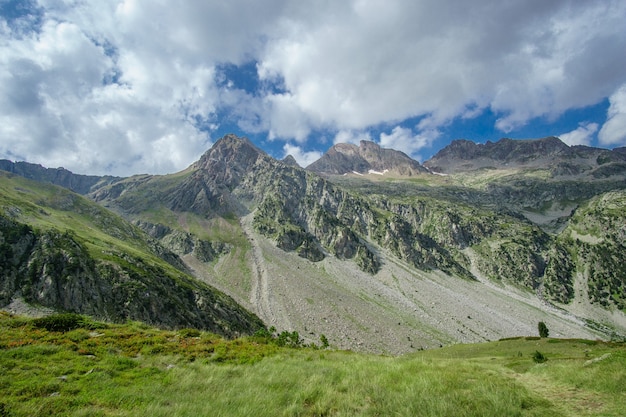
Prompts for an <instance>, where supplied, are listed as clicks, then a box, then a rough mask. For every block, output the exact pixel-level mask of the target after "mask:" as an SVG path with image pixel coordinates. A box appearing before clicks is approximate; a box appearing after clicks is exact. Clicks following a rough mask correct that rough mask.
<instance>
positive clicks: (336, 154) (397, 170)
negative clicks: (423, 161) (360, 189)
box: [306, 140, 427, 176]
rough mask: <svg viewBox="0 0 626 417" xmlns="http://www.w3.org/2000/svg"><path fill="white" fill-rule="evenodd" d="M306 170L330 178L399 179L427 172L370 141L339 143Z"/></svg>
mask: <svg viewBox="0 0 626 417" xmlns="http://www.w3.org/2000/svg"><path fill="white" fill-rule="evenodd" d="M306 169H307V170H309V171H313V172H316V173H318V174H328V175H343V174H348V173H358V174H367V173H370V172H376V173H384V172H392V173H394V174H396V175H402V176H412V175H417V174H419V173H424V172H427V170H426V169H425V168H424V167H422V166H421V165H420V164H419V162H417V161H415V160H414V159H411V158H410V157H409V156H408V155H406V154H405V153H403V152H400V151H396V150H393V149H386V148H382V147H381V146H380V145H378V144H377V143H375V142H371V141H367V140H362V141H361V142H360V144H359V146H356V145H354V144H352V143H337V144H335V145H333V146H332V147H331V148H330V149H329V150H328V151H327V152H326V153H325V154H324V155H323V156H322V157H321V158H320V159H318V160H317V161H315V162H313V163H312V164H311V165H309V166H308V167H307V168H306Z"/></svg>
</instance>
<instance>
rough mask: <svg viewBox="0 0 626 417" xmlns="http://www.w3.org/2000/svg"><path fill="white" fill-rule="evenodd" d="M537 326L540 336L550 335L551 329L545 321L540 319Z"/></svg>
mask: <svg viewBox="0 0 626 417" xmlns="http://www.w3.org/2000/svg"><path fill="white" fill-rule="evenodd" d="M537 327H538V329H539V337H548V335H549V334H550V331H549V330H548V326H546V324H545V323H544V322H542V321H540V322H539V325H538V326H537Z"/></svg>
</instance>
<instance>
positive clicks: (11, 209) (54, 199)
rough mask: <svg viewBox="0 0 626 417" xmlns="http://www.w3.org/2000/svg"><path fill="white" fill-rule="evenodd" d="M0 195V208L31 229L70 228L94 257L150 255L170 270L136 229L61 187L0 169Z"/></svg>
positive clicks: (151, 260) (154, 260)
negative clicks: (117, 254)
mask: <svg viewBox="0 0 626 417" xmlns="http://www.w3.org/2000/svg"><path fill="white" fill-rule="evenodd" d="M0 195H2V201H1V202H0V210H2V211H4V212H5V213H7V214H12V215H13V216H15V217H16V220H17V221H19V222H21V223H25V224H28V225H30V226H32V227H34V228H39V229H57V230H60V231H70V232H71V233H72V234H73V235H75V236H76V237H77V238H78V239H79V240H80V241H81V242H83V243H84V244H85V245H86V246H87V248H88V249H89V252H90V254H91V255H92V256H93V257H94V258H96V259H99V258H102V257H105V256H106V255H104V254H105V253H107V252H110V251H111V249H116V250H119V251H120V252H124V253H130V254H132V255H134V256H139V257H142V258H143V257H145V256H149V258H150V259H149V260H150V262H152V263H157V264H160V265H162V266H164V267H165V268H166V269H169V270H172V269H173V268H172V267H171V266H169V265H168V264H166V263H165V262H163V261H162V260H160V259H159V258H157V257H156V256H153V255H149V253H150V250H149V248H148V247H147V246H146V241H145V238H144V237H143V234H142V233H141V232H140V230H139V229H137V228H136V227H134V226H132V225H130V223H128V222H125V221H123V220H122V219H121V218H120V217H118V216H116V215H114V214H113V213H111V212H109V211H108V210H106V209H105V208H102V207H100V206H98V205H97V204H95V203H92V202H91V201H89V200H87V199H86V198H83V197H81V196H79V195H77V194H74V193H72V192H71V191H68V190H66V189H64V188H61V187H57V186H53V185H50V184H44V183H38V182H35V181H30V180H27V179H24V178H21V177H18V176H14V175H11V174H6V173H3V172H0ZM177 273H179V272H178V271H177Z"/></svg>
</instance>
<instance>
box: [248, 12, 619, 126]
mask: <svg viewBox="0 0 626 417" xmlns="http://www.w3.org/2000/svg"><path fill="white" fill-rule="evenodd" d="M324 8H325V10H326V12H325V13H316V14H314V15H312V16H311V17H310V19H309V20H308V21H307V22H304V21H299V20H297V18H291V20H289V23H290V24H284V25H283V26H281V27H283V32H282V33H281V34H280V36H279V37H278V38H277V39H272V40H270V42H268V44H267V45H266V48H265V51H264V53H263V54H262V55H261V56H260V61H261V64H260V68H261V71H260V74H261V76H268V74H273V75H274V76H278V75H280V76H281V77H283V79H284V84H285V87H286V88H287V90H288V91H289V93H290V100H289V103H288V104H289V105H290V106H293V107H296V108H297V109H299V111H300V114H301V115H303V118H302V119H301V120H300V123H299V124H298V128H299V129H301V128H302V126H303V125H309V126H311V127H317V128H319V127H323V128H329V127H330V128H336V129H339V130H340V129H356V130H362V129H365V128H367V127H369V126H373V125H376V124H378V123H388V122H392V121H398V120H403V119H405V118H408V117H416V116H424V115H431V117H433V118H434V119H435V120H438V121H439V123H440V124H442V123H446V122H447V121H449V120H451V119H453V118H455V117H458V116H463V115H464V116H466V117H467V116H471V115H472V114H480V110H482V109H485V108H491V109H492V110H493V111H494V112H495V113H496V114H497V115H499V120H498V122H497V128H498V129H500V130H502V131H505V132H509V131H511V130H513V129H516V128H518V127H520V126H523V125H524V124H525V123H527V122H528V121H529V120H531V119H533V118H535V117H542V116H547V117H549V118H554V117H557V116H558V115H560V114H562V113H563V112H564V111H565V110H567V109H569V108H579V107H584V106H588V105H591V104H595V103H597V102H598V101H600V100H601V99H602V98H603V97H606V95H607V94H609V93H610V92H611V91H612V90H613V89H614V88H615V86H616V85H620V84H621V83H623V81H624V79H625V78H626V75H624V73H623V71H621V68H624V67H625V66H626V55H625V54H623V50H624V48H626V36H625V35H624V33H623V31H620V30H619V29H617V28H618V27H621V26H623V22H624V19H625V17H626V5H625V4H624V3H623V2H619V1H612V2H611V1H610V2H591V3H589V2H572V1H555V2H542V1H517V2H501V3H497V4H494V3H493V2H491V1H477V2H471V3H462V4H459V3H454V5H451V3H450V2H441V1H434V0H433V1H427V0H425V1H419V2H408V3H407V2H401V1H385V2H382V1H368V2H365V1H355V2H352V3H351V7H345V5H344V6H338V7H337V8H335V6H334V3H326V4H325V6H322V7H320V9H324ZM329 16H330V17H329ZM284 19H287V17H284ZM468 108H471V109H473V112H468V111H467V109H468ZM283 134H285V133H283Z"/></svg>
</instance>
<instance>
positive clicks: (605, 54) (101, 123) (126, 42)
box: [0, 0, 626, 175]
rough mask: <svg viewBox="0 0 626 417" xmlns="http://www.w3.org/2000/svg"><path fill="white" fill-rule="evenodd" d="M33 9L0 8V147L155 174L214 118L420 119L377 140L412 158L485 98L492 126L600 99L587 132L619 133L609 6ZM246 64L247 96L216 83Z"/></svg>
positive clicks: (610, 138) (278, 123)
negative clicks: (594, 126)
mask: <svg viewBox="0 0 626 417" xmlns="http://www.w3.org/2000/svg"><path fill="white" fill-rule="evenodd" d="M37 5H38V7H40V8H41V10H42V13H41V14H40V15H38V17H37V18H34V17H33V16H30V17H29V16H25V17H23V18H22V20H21V21H20V22H18V23H15V22H12V23H11V22H8V21H7V20H6V19H5V18H4V17H2V16H0V157H7V156H19V157H22V158H25V159H28V160H30V161H33V162H40V163H43V164H46V165H49V166H54V165H63V166H66V168H68V169H72V170H75V171H77V172H85V173H115V174H118V175H125V174H130V173H136V172H152V173H163V172H168V171H174V170H178V169H182V168H184V167H185V166H186V165H187V164H189V163H191V162H192V161H193V160H194V159H197V157H198V156H199V155H200V154H201V153H202V152H204V151H205V150H206V147H208V145H209V144H210V143H211V140H212V139H211V138H210V131H211V130H210V129H211V128H210V127H208V126H216V125H219V124H221V123H226V122H228V123H232V124H233V125H234V124H238V126H239V127H240V128H241V129H242V130H243V131H244V132H250V133H263V132H267V135H268V138H269V139H270V140H274V141H285V142H287V143H293V142H294V141H295V142H296V143H297V148H299V149H300V150H301V151H302V152H304V153H305V154H306V150H307V142H308V141H312V140H314V138H312V137H311V136H313V135H311V132H315V131H324V132H329V133H328V135H329V136H332V135H335V134H336V136H335V140H336V141H337V140H339V139H341V141H359V140H361V138H364V139H368V140H369V139H370V136H368V134H367V133H366V132H367V131H368V129H370V128H372V127H373V126H381V125H382V126H396V125H399V124H401V123H402V122H403V121H404V120H405V119H407V118H418V117H420V118H421V120H422V121H421V122H420V124H419V125H418V126H417V127H416V128H415V132H418V133H414V132H412V131H410V130H407V129H403V128H399V127H397V128H395V129H393V130H392V131H391V133H386V134H382V135H381V136H380V138H379V139H380V141H381V144H383V142H385V145H384V146H389V147H396V148H398V149H402V150H404V151H405V152H407V153H409V154H411V155H413V156H415V155H416V153H417V152H419V150H420V149H421V148H423V147H424V146H427V144H430V143H432V140H433V138H434V137H436V136H437V135H438V132H439V130H440V129H441V127H442V126H444V125H445V124H447V123H449V122H450V121H451V120H453V119H455V118H457V117H462V118H472V117H477V116H479V115H481V114H482V113H483V112H484V110H486V109H490V110H491V111H492V112H493V113H495V114H496V116H497V117H498V121H497V124H496V127H497V128H498V129H501V130H502V131H505V132H507V131H510V130H512V129H515V128H517V127H519V126H522V125H524V124H525V123H527V122H528V121H529V120H531V119H533V118H535V117H546V118H548V119H549V118H555V117H557V116H558V115H560V114H562V113H563V112H564V111H566V110H568V109H570V108H582V107H584V106H587V105H592V104H595V103H598V102H600V101H601V100H603V99H604V98H606V97H608V96H610V95H611V94H613V95H612V96H611V109H610V111H609V115H608V120H607V123H606V124H605V125H604V126H603V127H602V129H601V130H600V132H599V134H598V137H599V138H600V140H601V141H602V143H603V144H622V143H624V141H625V139H624V136H623V133H622V132H623V131H624V128H623V126H624V121H623V120H624V116H623V115H624V114H625V113H626V111H624V101H625V99H624V98H623V96H624V95H625V94H626V93H623V89H624V88H622V89H621V90H619V91H618V90H617V89H618V88H619V87H620V86H622V85H626V73H624V71H623V68H626V54H624V53H623V51H624V50H626V32H624V30H623V29H622V28H623V26H624V21H626V3H625V2H623V1H621V0H606V1H586V2H580V1H573V0H556V1H549V2H546V1H542V0H517V1H510V2H496V3H494V2H492V1H490V0H476V1H473V2H452V1H441V0H418V1H411V2H405V1H401V0H384V1H383V0H352V1H342V2H331V1H323V2H295V1H289V0H268V1H264V2H249V1H246V0H232V1H228V2H220V1H205V2H182V3H181V4H177V5H175V6H172V5H171V4H170V3H169V2H166V1H165V0H118V1H114V2H102V1H100V0H81V1H65V2H61V1H58V0H39V1H38V3H37ZM35 26H36V27H35ZM29 28H30V29H29ZM250 62H256V63H258V65H257V68H258V77H259V78H260V87H259V88H258V89H257V90H256V91H244V90H243V89H237V87H236V86H235V84H236V83H233V81H232V80H230V82H220V80H219V79H218V78H219V74H218V71H216V68H218V67H219V66H220V65H223V64H232V65H240V64H243V63H250ZM222 81H223V80H222ZM620 91H622V92H620ZM224 114H227V116H228V118H229V119H228V120H224V119H220V118H221V117H224V116H223V115H224ZM402 124H403V125H404V124H406V123H402ZM589 127H590V126H589V125H588V126H587V128H589ZM207 130H208V132H207ZM577 131H578V130H577ZM577 131H575V132H577ZM584 133H585V132H584V131H581V132H579V135H583V136H579V139H575V137H574V136H572V139H571V140H580V141H582V140H586V139H585V138H584ZM570 134H574V132H570ZM278 146H280V142H278ZM294 149H295V148H294ZM305 154H303V155H305ZM303 158H304V159H306V157H305V156H303Z"/></svg>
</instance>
